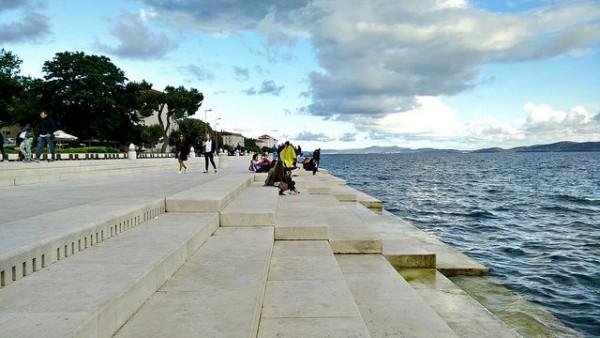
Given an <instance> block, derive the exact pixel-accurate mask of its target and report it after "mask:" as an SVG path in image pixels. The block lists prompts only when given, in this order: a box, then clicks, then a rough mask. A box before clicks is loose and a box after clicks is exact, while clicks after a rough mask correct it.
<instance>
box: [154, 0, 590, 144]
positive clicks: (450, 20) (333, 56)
mask: <svg viewBox="0 0 600 338" xmlns="http://www.w3.org/2000/svg"><path fill="white" fill-rule="evenodd" d="M143 1H144V2H145V3H146V4H149V5H150V6H153V7H154V8H156V9H157V10H158V11H159V12H160V13H161V15H160V17H161V18H162V19H163V20H165V21H167V22H169V23H171V24H173V25H177V26H178V27H180V28H187V29H194V30H200V31H202V32H207V33H212V34H215V33H221V34H229V33H232V32H236V31H245V30H249V29H253V30H256V31H257V32H258V33H259V34H261V35H262V36H263V37H265V39H266V40H267V42H268V44H269V45H274V46H278V47H280V48H284V49H285V47H286V46H290V45H293V43H294V41H295V39H297V38H307V39H308V40H309V41H310V42H311V44H312V45H313V47H314V51H315V55H316V58H317V60H318V63H319V65H320V67H321V68H320V69H319V70H318V71H313V72H311V73H310V74H309V86H310V90H309V91H308V92H307V95H308V97H309V98H310V100H311V101H310V104H309V105H308V106H307V107H305V108H304V109H303V111H305V112H308V113H309V114H312V115H315V116H322V117H324V118H326V119H334V120H341V121H348V122H352V123H354V125H355V126H356V129H358V130H359V131H361V132H365V133H369V132H374V133H375V134H377V133H379V134H386V133H392V134H402V135H404V136H405V137H409V136H410V137H413V138H422V137H427V136H430V137H435V138H437V139H442V138H457V137H460V136H461V135H462V137H464V138H465V139H466V138H469V137H473V138H475V140H479V139H481V138H485V136H484V133H488V134H489V138H497V139H502V140H512V139H518V138H520V137H523V135H527V133H533V130H534V129H536V128H542V129H543V126H545V125H542V124H539V123H537V124H531V123H530V124H519V125H515V123H512V122H511V123H508V122H498V121H496V122H493V121H491V120H490V119H485V121H487V122H485V123H484V122H481V121H468V122H464V121H458V120H457V118H456V113H455V112H454V111H452V110H451V109H449V108H448V107H443V106H441V105H442V103H441V102H440V101H439V100H437V99H435V98H436V97H440V96H448V95H455V94H457V93H460V92H462V91H464V90H466V89H468V88H470V87H472V86H474V85H475V84H474V80H475V79H477V76H478V75H479V70H480V69H481V67H482V66H484V65H486V64H490V63H501V62H518V61H529V60H540V59H545V58H550V57H555V56H557V55H563V54H568V53H578V52H581V51H583V50H586V49H587V48H590V47H592V46H596V45H597V43H598V42H600V6H598V4H597V3H596V2H594V1H565V2H562V1H559V2H541V5H540V7H538V8H535V9H533V10H529V11H527V12H519V13H500V12H492V11H487V10H484V9H481V8H475V7H473V6H471V5H470V4H469V2H468V1H466V0H413V1H398V0H371V1H363V0H346V1H331V0H311V1H309V0H290V1H275V0H268V1H261V0H244V1H242V0H230V1H226V2H219V1H216V2H215V1H210V0H198V1H193V2H192V1H187V2H186V1H179V0H143ZM265 55H269V54H268V53H266V54H265ZM258 92H259V90H258V89H254V88H251V90H249V91H248V93H249V94H256V93H258ZM436 100H437V101H436ZM536 114H543V113H536ZM536 114H533V115H532V116H531V119H532V121H535V119H537V118H539V116H537V115H536ZM565 114H566V112H565ZM571 115H572V116H571V118H570V120H568V121H571V120H577V119H578V118H579V119H580V118H581V116H580V115H576V114H575V115H573V114H571ZM422 116H425V117H426V118H425V119H424V118H423V117H422ZM554 118H555V119H559V117H557V116H555V117H554ZM382 121H383V122H382ZM561 121H563V122H562V123H563V124H564V123H566V122H565V121H567V120H565V119H564V118H563V119H562V120H561ZM577 121H579V120H577ZM545 123H546V125H547V124H549V123H550V122H548V121H546V122H545ZM569 123H570V122H569ZM590 123H591V122H589V123H587V124H590ZM550 124H552V123H550ZM555 127H556V126H555ZM588 127H589V126H588ZM588 127H586V128H588ZM586 128H584V129H585V130H588V129H586Z"/></svg>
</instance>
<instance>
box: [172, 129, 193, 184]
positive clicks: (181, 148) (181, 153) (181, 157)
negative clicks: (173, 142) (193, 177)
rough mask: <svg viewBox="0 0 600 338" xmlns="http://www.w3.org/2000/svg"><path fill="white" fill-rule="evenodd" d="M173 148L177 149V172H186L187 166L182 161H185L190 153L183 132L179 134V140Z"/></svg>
mask: <svg viewBox="0 0 600 338" xmlns="http://www.w3.org/2000/svg"><path fill="white" fill-rule="evenodd" d="M175 149H176V151H177V161H179V173H180V174H181V173H182V172H187V166H186V165H185V163H184V162H185V161H187V159H188V155H189V154H190V144H189V143H188V141H187V139H186V137H185V136H184V135H183V134H181V135H179V141H178V142H177V146H176V148H175Z"/></svg>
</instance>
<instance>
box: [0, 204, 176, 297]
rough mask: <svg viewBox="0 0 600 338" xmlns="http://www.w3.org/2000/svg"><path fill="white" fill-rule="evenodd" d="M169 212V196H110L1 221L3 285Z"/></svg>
mask: <svg viewBox="0 0 600 338" xmlns="http://www.w3.org/2000/svg"><path fill="white" fill-rule="evenodd" d="M164 212H165V202H164V199H136V200H132V199H120V198H115V199H110V200H103V201H98V202H96V203H91V204H84V205H78V206H74V207H70V208H66V209H61V210H57V211H54V212H50V213H46V214H42V215H37V216H33V217H28V218H23V219H20V220H16V221H12V222H7V223H2V224H0V233H1V234H2V236H0V287H5V286H7V285H9V284H11V283H13V282H15V281H17V280H19V279H21V278H23V277H25V276H29V275H31V274H32V273H34V272H38V271H40V270H42V269H44V268H46V267H48V266H49V265H51V264H53V263H55V262H57V261H59V260H63V259H65V258H68V257H71V256H73V255H75V254H77V253H80V252H81V251H83V250H86V249H87V248H90V247H93V246H95V245H98V244H99V243H102V242H103V241H105V240H106V239H109V238H111V237H114V236H117V235H119V234H121V233H122V232H124V231H127V230H129V229H131V228H134V227H136V226H138V225H139V224H141V223H143V222H146V221H149V220H151V219H153V218H155V217H157V216H158V215H160V214H162V213H164Z"/></svg>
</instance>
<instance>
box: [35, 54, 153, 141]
mask: <svg viewBox="0 0 600 338" xmlns="http://www.w3.org/2000/svg"><path fill="white" fill-rule="evenodd" d="M43 71H44V73H45V75H44V79H45V80H46V83H45V86H44V87H45V88H44V98H43V100H44V102H46V103H47V104H48V110H49V111H50V112H51V113H53V114H54V116H55V119H56V120H57V122H58V124H59V126H60V127H61V128H62V129H65V130H66V131H68V132H70V133H73V134H75V135H77V136H79V138H80V139H82V140H86V139H98V140H101V141H105V140H114V141H119V142H121V143H127V142H129V141H131V140H132V139H135V138H136V136H137V137H138V138H139V134H138V133H139V128H137V129H136V128H135V124H136V122H138V121H139V118H140V114H141V115H143V114H147V111H146V110H142V113H140V112H139V110H140V109H139V108H140V104H139V101H138V100H133V99H132V96H133V95H135V94H136V93H137V92H139V91H140V90H145V89H147V88H148V87H149V84H148V83H146V82H143V83H140V84H138V83H130V84H127V85H126V84H125V81H126V80H127V78H126V77H125V73H124V72H123V71H122V70H121V69H119V68H118V67H117V66H116V65H114V64H113V63H112V62H111V60H110V59H109V58H107V57H106V56H98V55H86V54H85V53H83V52H62V53H57V54H56V55H55V56H54V58H53V59H52V60H50V61H46V62H45V63H44V66H43ZM146 116H147V115H146ZM136 130H137V132H136ZM136 134H137V135H136Z"/></svg>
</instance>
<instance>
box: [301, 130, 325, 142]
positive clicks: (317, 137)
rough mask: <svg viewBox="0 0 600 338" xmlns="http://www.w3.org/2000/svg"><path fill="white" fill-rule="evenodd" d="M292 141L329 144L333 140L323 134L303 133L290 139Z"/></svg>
mask: <svg viewBox="0 0 600 338" xmlns="http://www.w3.org/2000/svg"><path fill="white" fill-rule="evenodd" d="M292 139H293V140H294V141H318V142H330V141H334V140H335V139H334V138H332V137H329V136H327V135H325V134H324V133H312V132H310V131H303V132H301V133H299V134H298V135H296V136H295V137H292Z"/></svg>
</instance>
